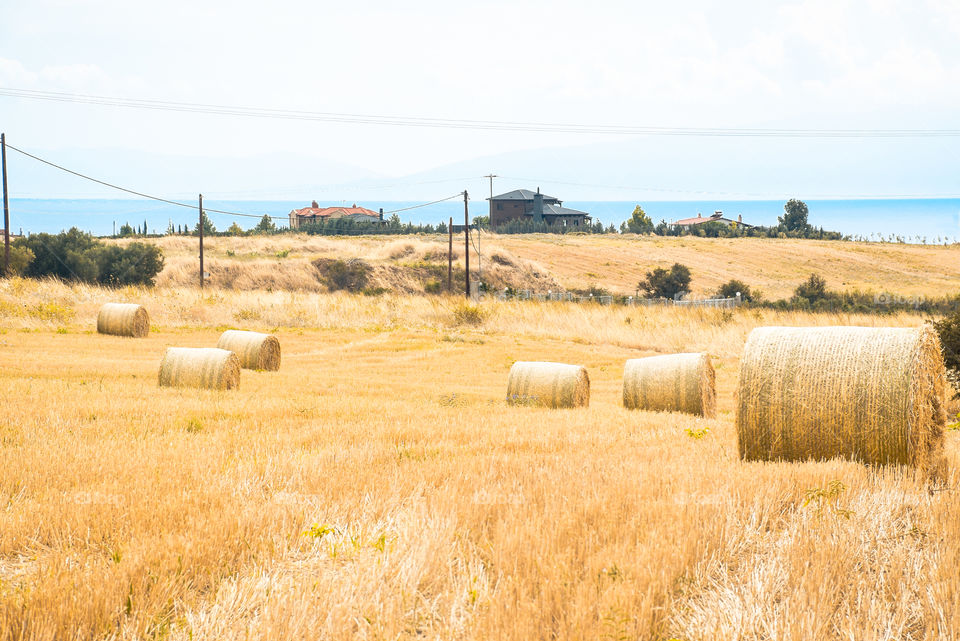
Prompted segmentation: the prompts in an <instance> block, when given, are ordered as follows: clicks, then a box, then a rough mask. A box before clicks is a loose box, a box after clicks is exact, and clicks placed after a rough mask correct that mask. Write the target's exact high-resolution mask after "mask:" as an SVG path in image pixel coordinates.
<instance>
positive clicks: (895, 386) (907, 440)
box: [737, 327, 946, 471]
mask: <svg viewBox="0 0 960 641" xmlns="http://www.w3.org/2000/svg"><path fill="white" fill-rule="evenodd" d="M944 379H945V371H944V366H943V357H942V355H941V353H940V342H939V339H938V338H937V334H936V332H935V331H934V330H933V329H932V328H930V327H923V328H918V329H911V328H871V327H803V328H801V327H761V328H758V329H755V330H753V332H752V333H751V334H750V337H749V338H748V339H747V343H746V345H745V347H744V352H743V359H742V361H741V364H740V382H739V387H738V390H737V396H738V398H737V440H738V444H739V449H740V456H741V457H742V458H744V459H747V460H788V461H796V460H803V459H827V458H833V457H843V458H846V459H850V460H855V461H861V462H863V463H873V464H888V463H898V464H908V465H913V466H915V467H918V468H921V469H929V470H934V471H935V470H937V469H939V468H940V466H942V465H943V460H944V459H943V430H944V427H945V425H946V413H945V411H944V391H945V390H944Z"/></svg>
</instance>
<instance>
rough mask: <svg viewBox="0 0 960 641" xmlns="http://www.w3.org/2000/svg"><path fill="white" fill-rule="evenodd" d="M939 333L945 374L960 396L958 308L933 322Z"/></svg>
mask: <svg viewBox="0 0 960 641" xmlns="http://www.w3.org/2000/svg"><path fill="white" fill-rule="evenodd" d="M933 326H934V328H936V330H937V333H938V334H939V335H940V346H941V348H942V349H943V364H944V365H946V367H947V376H948V378H950V381H951V382H952V383H953V387H954V390H955V391H956V397H957V398H960V309H958V310H955V311H954V312H953V314H951V315H949V316H946V317H945V318H943V319H942V320H940V321H939V322H936V323H934V324H933Z"/></svg>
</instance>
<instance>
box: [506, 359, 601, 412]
mask: <svg viewBox="0 0 960 641" xmlns="http://www.w3.org/2000/svg"><path fill="white" fill-rule="evenodd" d="M507 402H508V403H510V404H512V405H540V406H543V407H586V406H587V405H589V403H590V377H589V376H587V370H586V369H585V368H583V367H581V366H579V365H565V364H563V363H537V362H526V361H517V362H516V363H514V364H513V367H511V368H510V377H509V378H508V379H507Z"/></svg>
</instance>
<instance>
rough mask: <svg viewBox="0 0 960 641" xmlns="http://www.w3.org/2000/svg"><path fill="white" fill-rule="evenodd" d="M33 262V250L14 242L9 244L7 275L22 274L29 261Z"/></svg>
mask: <svg viewBox="0 0 960 641" xmlns="http://www.w3.org/2000/svg"><path fill="white" fill-rule="evenodd" d="M32 262H33V252H32V251H30V249H29V248H27V247H20V246H18V245H15V244H11V245H10V263H9V266H8V270H9V273H8V275H19V274H22V273H23V272H24V271H25V270H26V269H27V267H29V266H30V263H32Z"/></svg>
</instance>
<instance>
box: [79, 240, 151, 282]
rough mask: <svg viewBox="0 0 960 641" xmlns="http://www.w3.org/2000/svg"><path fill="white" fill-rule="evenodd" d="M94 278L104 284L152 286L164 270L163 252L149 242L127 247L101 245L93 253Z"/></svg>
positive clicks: (132, 244)
mask: <svg viewBox="0 0 960 641" xmlns="http://www.w3.org/2000/svg"><path fill="white" fill-rule="evenodd" d="M94 256H95V259H96V261H97V266H98V271H99V273H98V275H97V280H98V281H99V282H101V283H103V284H105V285H153V280H154V278H155V277H156V275H157V274H159V273H160V270H162V269H163V253H162V252H161V251H160V248H159V247H156V246H155V245H150V244H148V243H140V242H136V243H130V244H129V245H127V246H126V247H118V246H116V245H101V246H100V247H98V248H97V249H96V250H95V252H94Z"/></svg>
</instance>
